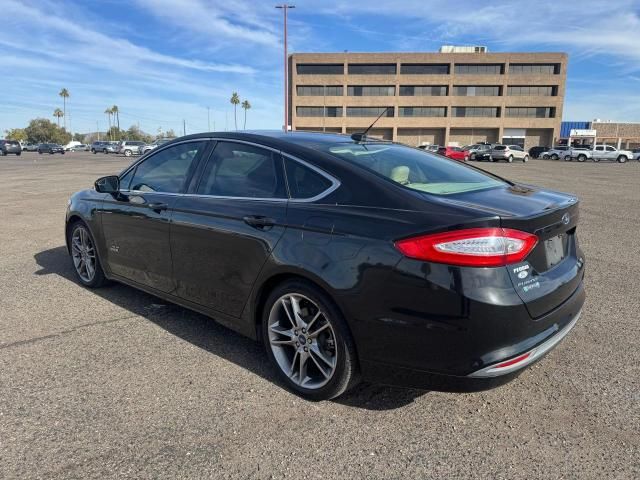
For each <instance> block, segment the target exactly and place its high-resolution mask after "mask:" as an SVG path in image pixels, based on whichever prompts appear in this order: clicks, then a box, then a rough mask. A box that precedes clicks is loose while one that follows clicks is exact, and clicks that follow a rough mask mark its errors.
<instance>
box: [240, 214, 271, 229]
mask: <svg viewBox="0 0 640 480" xmlns="http://www.w3.org/2000/svg"><path fill="white" fill-rule="evenodd" d="M242 219H243V220H244V223H246V224H247V225H251V226H252V227H254V228H259V229H264V228H266V227H269V228H271V227H273V226H274V225H275V223H276V221H275V220H274V219H273V218H269V217H263V216H262V215H247V216H246V217H242Z"/></svg>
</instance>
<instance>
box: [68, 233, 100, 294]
mask: <svg viewBox="0 0 640 480" xmlns="http://www.w3.org/2000/svg"><path fill="white" fill-rule="evenodd" d="M71 256H72V258H73V266H74V267H75V269H76V272H77V273H78V276H79V277H80V278H81V279H82V280H83V281H85V282H87V283H89V282H91V281H92V280H93V278H94V277H95V275H96V249H95V247H94V246H93V242H92V241H91V236H90V235H89V232H88V231H87V229H86V228H85V227H83V226H79V227H77V228H76V229H75V230H74V231H73V235H72V236H71Z"/></svg>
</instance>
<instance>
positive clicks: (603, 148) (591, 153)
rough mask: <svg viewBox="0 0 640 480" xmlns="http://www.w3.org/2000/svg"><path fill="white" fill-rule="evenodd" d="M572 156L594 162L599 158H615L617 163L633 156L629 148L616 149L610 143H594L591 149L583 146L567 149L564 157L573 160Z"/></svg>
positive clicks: (582, 160)
mask: <svg viewBox="0 0 640 480" xmlns="http://www.w3.org/2000/svg"><path fill="white" fill-rule="evenodd" d="M574 158H575V159H576V160H578V161H579V162H584V161H586V160H587V159H591V160H593V161H594V162H599V161H600V160H616V161H617V162H619V163H624V162H626V161H627V160H631V159H632V158H633V153H631V152H630V151H629V150H618V149H617V148H615V147H612V146H611V145H596V146H595V147H593V150H588V149H584V148H571V149H569V150H567V152H566V153H565V156H564V159H565V160H573V159H574Z"/></svg>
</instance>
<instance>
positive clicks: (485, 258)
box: [395, 228, 538, 267]
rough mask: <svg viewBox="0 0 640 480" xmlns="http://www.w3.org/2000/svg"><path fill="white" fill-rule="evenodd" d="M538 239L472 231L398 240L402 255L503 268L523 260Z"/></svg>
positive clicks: (494, 230) (506, 232)
mask: <svg viewBox="0 0 640 480" xmlns="http://www.w3.org/2000/svg"><path fill="white" fill-rule="evenodd" d="M537 243H538V237H537V236H535V235H533V234H531V233H527V232H521V231H519V230H511V229H509V228H469V229H465V230H454V231H451V232H444V233H436V234H434V235H423V236H419V237H412V238H406V239H404V240H398V241H397V242H396V243H395V245H396V248H397V249H398V250H400V252H402V254H403V255H405V256H407V257H410V258H415V259H417V260H424V261H428V262H436V263H446V264H448V265H460V266H467V267H500V266H504V265H508V264H511V263H517V262H521V261H522V260H524V259H525V258H526V257H527V256H528V255H529V253H531V250H533V248H534V247H535V246H536V244H537Z"/></svg>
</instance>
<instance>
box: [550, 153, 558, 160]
mask: <svg viewBox="0 0 640 480" xmlns="http://www.w3.org/2000/svg"><path fill="white" fill-rule="evenodd" d="M559 159H560V157H559V156H558V154H557V153H554V154H553V155H551V160H559Z"/></svg>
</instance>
